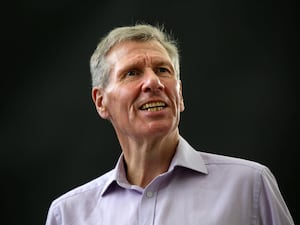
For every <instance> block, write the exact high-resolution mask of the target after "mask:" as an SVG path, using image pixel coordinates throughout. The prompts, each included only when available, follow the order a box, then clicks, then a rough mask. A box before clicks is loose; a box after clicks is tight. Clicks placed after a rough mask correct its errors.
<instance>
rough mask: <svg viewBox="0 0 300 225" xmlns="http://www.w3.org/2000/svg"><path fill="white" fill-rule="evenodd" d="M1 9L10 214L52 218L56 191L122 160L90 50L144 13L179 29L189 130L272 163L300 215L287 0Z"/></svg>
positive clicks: (16, 4)
mask: <svg viewBox="0 0 300 225" xmlns="http://www.w3.org/2000/svg"><path fill="white" fill-rule="evenodd" d="M1 11H2V12H1V40H2V41H1V44H2V47H1V49H2V51H1V55H2V57H1V58H2V60H1V62H2V74H1V93H0V94H1V99H0V100H1V114H0V115H1V117H0V122H1V126H0V140H1V155H0V157H1V158H0V159H1V194H2V198H1V200H2V201H1V203H2V208H4V211H3V210H2V213H3V215H2V216H1V217H2V219H1V220H2V222H3V224H30V225H35V224H37V225H38V224H44V223H45V220H46V215H47V210H48V207H49V205H50V203H51V201H52V200H53V199H55V198H56V197H58V196H60V195H61V194H63V193H65V192H66V191H68V190H70V189H72V188H74V187H76V186H78V185H80V184H83V183H85V182H87V181H89V180H91V179H93V178H95V177H97V176H99V175H101V174H103V173H104V172H106V171H108V170H109V169H111V168H112V167H113V166H114V164H115V162H116V160H117V157H118V156H119V154H120V148H119V145H118V142H117V139H116V137H115V134H114V131H113V129H112V127H111V126H110V124H109V123H108V122H106V121H103V120H101V119H100V118H99V117H98V115H97V113H96V110H95V109H94V106H93V103H92V99H91V87H90V73H89V58H90V56H91V54H92V52H93V51H94V49H95V47H96V45H97V43H98V41H99V39H100V37H101V36H103V35H104V34H106V33H107V32H108V31H109V30H110V29H112V28H113V27H116V26H119V25H128V24H134V23H135V22H137V21H139V22H148V23H153V24H157V23H158V24H165V28H166V29H167V30H169V31H171V32H172V33H173V35H174V36H175V37H176V38H177V39H178V42H179V46H180V51H181V56H182V58H181V78H182V82H183V94H184V99H185V106H186V110H185V112H183V113H182V116H181V124H180V131H181V134H182V136H184V137H185V138H186V139H187V140H188V141H189V142H190V143H191V144H192V145H193V146H194V147H195V148H197V149H198V150H202V151H207V152H212V153H218V154H224V155H229V156H236V157H241V158H246V159H250V160H254V161H257V162H260V163H263V164H265V165H267V166H268V167H269V168H270V169H271V171H272V172H273V173H274V175H275V177H276V178H277V181H278V183H279V187H280V190H281V191H282V194H283V197H284V198H285V200H286V203H287V205H288V207H289V209H290V211H291V214H292V216H293V217H294V220H295V223H296V224H297V222H300V217H299V206H298V205H297V203H298V200H299V190H300V188H299V182H298V178H299V174H298V172H299V166H298V165H297V163H299V162H298V161H299V160H298V158H297V157H298V156H297V152H298V143H297V137H298V134H297V133H296V131H297V129H296V127H297V125H296V119H297V118H296V115H297V114H298V111H297V107H296V58H295V56H294V53H295V46H296V39H297V38H296V36H297V33H298V31H297V30H298V28H296V22H295V12H296V9H295V7H294V6H293V5H292V4H291V3H290V2H289V1H281V2H279V1H278V2H276V1H271V0H262V1H253V0H245V1H238V0H231V1H217V0H212V1H194V2H189V1H179V0H175V1H156V0H155V1H137V0H136V1H133V0H132V1H121V0H118V1H117V0H109V1H108V0H107V1H95V0H94V1H92V0H85V1H81V0H74V1H71V0H51V1H50V0H47V1H45V0H44V1H38V0H31V1H11V2H8V3H5V5H4V3H3V5H2V7H1ZM296 134H297V135H296Z"/></svg>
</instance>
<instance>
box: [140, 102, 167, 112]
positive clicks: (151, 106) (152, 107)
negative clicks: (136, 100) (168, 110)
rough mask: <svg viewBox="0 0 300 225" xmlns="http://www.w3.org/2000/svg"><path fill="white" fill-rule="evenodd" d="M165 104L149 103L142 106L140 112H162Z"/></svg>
mask: <svg viewBox="0 0 300 225" xmlns="http://www.w3.org/2000/svg"><path fill="white" fill-rule="evenodd" d="M166 106H167V105H166V103H164V102H149V103H146V104H144V105H142V106H141V107H140V109H141V110H146V111H151V112H154V111H159V110H162V109H164V108H165V107H166Z"/></svg>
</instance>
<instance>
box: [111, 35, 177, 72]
mask: <svg viewBox="0 0 300 225" xmlns="http://www.w3.org/2000/svg"><path fill="white" fill-rule="evenodd" d="M106 60H107V62H108V63H109V64H111V66H116V65H117V64H126V63H134V62H138V61H141V60H142V61H145V60H146V61H147V60H148V61H168V62H170V61H171V60H170V57H169V55H168V52H167V51H166V49H165V48H164V47H163V46H162V45H161V44H160V43H159V42H158V41H155V40H151V41H146V42H138V41H123V42H121V43H118V44H116V45H115V46H113V47H112V48H111V49H110V51H109V52H108V54H107V56H106Z"/></svg>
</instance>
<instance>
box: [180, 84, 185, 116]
mask: <svg viewBox="0 0 300 225" xmlns="http://www.w3.org/2000/svg"><path fill="white" fill-rule="evenodd" d="M179 97H180V112H183V111H184V101H183V94H182V82H181V80H180V81H179Z"/></svg>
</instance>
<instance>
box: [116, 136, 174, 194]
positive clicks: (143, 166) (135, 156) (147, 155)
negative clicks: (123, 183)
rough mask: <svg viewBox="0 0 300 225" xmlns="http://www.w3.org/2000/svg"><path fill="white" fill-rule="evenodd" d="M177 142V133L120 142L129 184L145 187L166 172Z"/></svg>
mask: <svg viewBox="0 0 300 225" xmlns="http://www.w3.org/2000/svg"><path fill="white" fill-rule="evenodd" d="M178 141H179V134H178V131H177V132H176V133H174V134H172V135H169V136H164V137H161V136H160V137H158V138H155V139H153V140H151V141H149V138H147V139H145V140H144V141H141V139H140V138H139V139H138V140H133V139H126V141H124V140H122V141H120V144H121V147H122V151H123V153H124V158H125V163H126V169H127V171H126V172H127V179H128V181H129V182H130V183H131V184H134V185H137V186H140V187H143V188H144V187H146V186H147V185H148V184H149V183H150V182H151V181H152V180H153V179H154V178H155V177H157V176H158V175H160V174H162V173H164V172H166V171H167V170H168V168H169V165H170V162H171V160H172V158H173V156H174V153H175V151H176V146H177V144H178Z"/></svg>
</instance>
